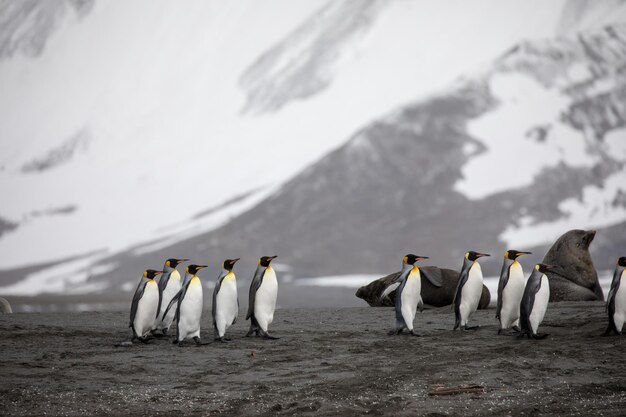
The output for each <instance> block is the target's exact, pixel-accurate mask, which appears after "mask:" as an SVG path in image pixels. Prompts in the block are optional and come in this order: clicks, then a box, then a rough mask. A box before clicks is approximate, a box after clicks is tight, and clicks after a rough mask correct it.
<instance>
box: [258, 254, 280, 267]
mask: <svg viewBox="0 0 626 417" xmlns="http://www.w3.org/2000/svg"><path fill="white" fill-rule="evenodd" d="M276 257H277V255H274V256H261V257H260V258H259V265H261V266H264V267H266V268H267V267H268V266H270V262H272V259H274V258H276Z"/></svg>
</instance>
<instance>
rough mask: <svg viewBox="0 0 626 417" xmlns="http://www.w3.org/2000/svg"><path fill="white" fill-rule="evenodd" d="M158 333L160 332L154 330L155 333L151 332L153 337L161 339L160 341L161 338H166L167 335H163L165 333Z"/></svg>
mask: <svg viewBox="0 0 626 417" xmlns="http://www.w3.org/2000/svg"><path fill="white" fill-rule="evenodd" d="M157 332H158V330H154V331H152V332H151V333H152V337H156V338H159V339H160V338H161V337H165V334H163V333H157Z"/></svg>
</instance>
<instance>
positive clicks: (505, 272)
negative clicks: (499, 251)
mask: <svg viewBox="0 0 626 417" xmlns="http://www.w3.org/2000/svg"><path fill="white" fill-rule="evenodd" d="M511 265H513V264H511ZM511 265H509V266H507V265H506V264H504V265H502V271H501V272H500V280H499V281H498V302H497V305H496V318H497V319H500V312H501V311H502V293H503V292H504V288H506V284H508V282H509V273H510V271H511Z"/></svg>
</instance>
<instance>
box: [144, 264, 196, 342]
mask: <svg viewBox="0 0 626 417" xmlns="http://www.w3.org/2000/svg"><path fill="white" fill-rule="evenodd" d="M188 260H189V259H175V258H170V259H168V260H166V261H165V265H164V266H163V275H161V278H160V279H159V297H160V298H159V314H158V315H157V318H156V320H154V324H153V325H152V334H153V335H155V336H160V335H167V332H168V330H169V328H170V326H171V325H172V321H173V320H174V313H175V312H176V310H175V309H174V308H172V309H171V310H170V311H169V312H168V314H167V315H166V316H164V313H165V309H166V308H167V306H168V305H169V304H170V301H172V298H174V296H175V295H176V294H178V291H180V288H181V286H182V279H181V277H180V273H179V272H178V270H177V269H176V267H177V266H178V265H180V264H181V263H183V262H185V261H188Z"/></svg>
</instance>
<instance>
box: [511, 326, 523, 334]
mask: <svg viewBox="0 0 626 417" xmlns="http://www.w3.org/2000/svg"><path fill="white" fill-rule="evenodd" d="M511 329H513V330H514V331H515V332H517V333H519V332H521V331H522V329H520V328H519V326H513V327H511Z"/></svg>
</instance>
